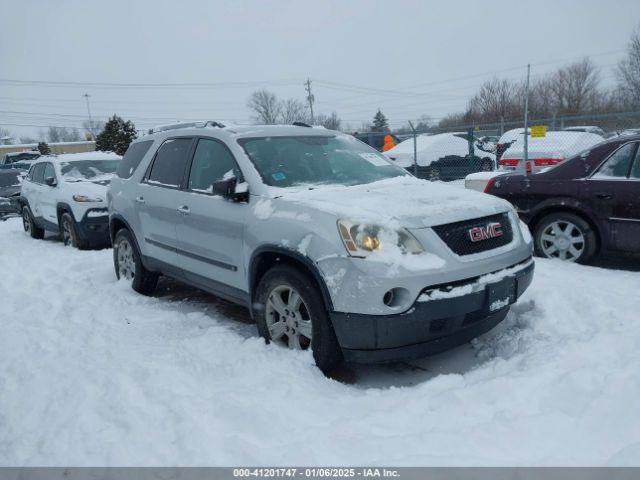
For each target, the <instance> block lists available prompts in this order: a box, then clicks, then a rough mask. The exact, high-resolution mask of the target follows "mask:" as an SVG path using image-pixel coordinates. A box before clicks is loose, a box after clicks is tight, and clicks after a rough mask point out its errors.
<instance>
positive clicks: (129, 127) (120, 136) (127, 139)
mask: <svg viewBox="0 0 640 480" xmlns="http://www.w3.org/2000/svg"><path fill="white" fill-rule="evenodd" d="M137 136H138V132H137V131H136V127H135V125H134V124H133V123H131V121H130V120H127V121H126V122H125V121H124V120H123V119H122V118H120V117H118V116H117V115H114V116H113V117H111V118H110V119H109V121H108V122H107V123H106V124H105V126H104V129H103V130H102V132H100V133H99V134H98V136H97V137H96V150H99V151H102V152H115V153H117V154H118V155H124V152H126V151H127V148H129V144H130V143H131V142H132V141H133V140H134V139H135V138H137Z"/></svg>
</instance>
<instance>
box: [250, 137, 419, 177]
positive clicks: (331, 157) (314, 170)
mask: <svg viewBox="0 0 640 480" xmlns="http://www.w3.org/2000/svg"><path fill="white" fill-rule="evenodd" d="M238 143H239V144H240V145H241V146H242V147H243V148H244V151H245V152H246V153H247V155H248V156H249V158H250V159H251V161H252V162H253V164H254V165H255V167H256V169H257V170H258V172H259V173H260V175H261V176H262V179H263V181H264V183H266V184H267V185H271V186H274V187H290V186H294V185H309V186H313V185H323V184H341V185H361V184H365V183H371V182H375V181H378V180H384V179H386V178H392V177H398V176H401V175H407V173H406V172H405V171H404V170H403V169H402V168H400V167H397V166H396V165H393V164H392V163H391V162H390V161H389V160H388V159H387V158H386V157H384V156H383V155H382V154H380V153H378V152H377V151H375V150H374V149H372V148H371V147H369V146H367V145H365V144H363V143H362V142H360V141H358V140H356V139H355V138H353V137H351V136H348V135H334V136H316V135H314V136H311V135H309V136H304V135H295V136H283V137H257V138H256V137H254V138H242V139H239V140H238Z"/></svg>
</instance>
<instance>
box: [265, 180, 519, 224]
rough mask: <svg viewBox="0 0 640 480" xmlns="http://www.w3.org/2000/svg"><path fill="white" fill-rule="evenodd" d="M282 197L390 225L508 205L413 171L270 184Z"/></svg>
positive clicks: (439, 220)
mask: <svg viewBox="0 0 640 480" xmlns="http://www.w3.org/2000/svg"><path fill="white" fill-rule="evenodd" d="M270 192H271V193H272V195H273V196H274V197H275V198H279V199H280V200H281V201H284V202H290V203H294V204H299V205H304V206H306V207H308V208H313V209H316V210H319V211H323V212H325V213H330V214H333V215H335V216H336V217H338V218H344V219H351V220H357V221H367V222H375V223H377V224H382V225H388V226H390V227H400V226H402V227H407V228H423V227H430V226H433V225H440V224H443V223H451V222H457V221H461V220H468V219H471V218H477V217H484V216H488V215H493V214H496V213H502V212H506V211H509V210H510V209H511V206H510V204H509V203H508V202H506V201H504V200H501V199H499V198H497V197H494V196H491V195H485V194H482V193H478V192H473V191H469V190H464V189H460V188H455V187H451V186H448V185H446V184H442V183H437V182H428V181H425V180H420V179H417V178H414V177H411V176H408V175H407V176H402V177H395V178H390V179H387V180H382V181H379V182H374V183H369V184H365V185H355V186H343V185H331V186H321V187H317V188H314V189H311V190H310V189H304V190H303V189H299V188H271V189H270Z"/></svg>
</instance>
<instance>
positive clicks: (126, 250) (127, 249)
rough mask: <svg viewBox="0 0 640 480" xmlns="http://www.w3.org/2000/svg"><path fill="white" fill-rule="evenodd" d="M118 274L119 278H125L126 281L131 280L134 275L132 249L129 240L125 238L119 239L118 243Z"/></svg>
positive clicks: (134, 264) (134, 265) (134, 266)
mask: <svg viewBox="0 0 640 480" xmlns="http://www.w3.org/2000/svg"><path fill="white" fill-rule="evenodd" d="M117 248H118V253H117V262H118V274H119V277H120V278H126V279H127V280H133V278H134V277H135V275H136V263H135V261H134V259H133V248H131V244H130V243H129V240H127V239H126V238H123V239H121V240H120V241H119V242H118V246H117Z"/></svg>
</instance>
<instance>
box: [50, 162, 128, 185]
mask: <svg viewBox="0 0 640 480" xmlns="http://www.w3.org/2000/svg"><path fill="white" fill-rule="evenodd" d="M118 163H120V160H74V161H72V162H61V163H60V173H61V174H62V176H63V177H64V179H65V180H66V181H67V182H80V181H82V180H91V181H93V182H95V181H100V180H109V179H110V178H111V177H112V176H113V175H114V174H115V172H116V168H118Z"/></svg>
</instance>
